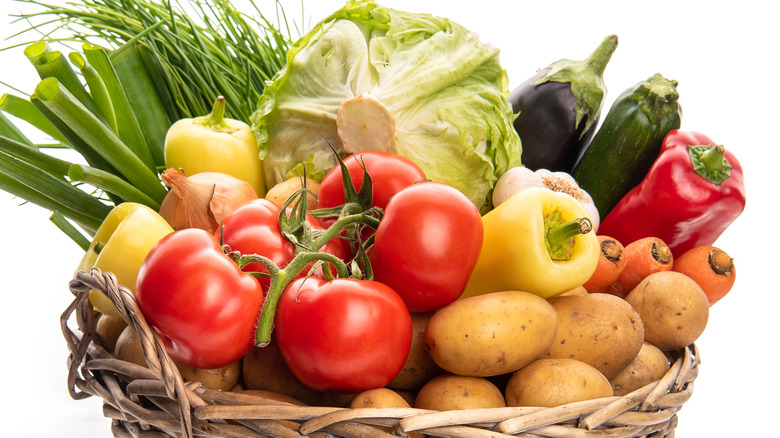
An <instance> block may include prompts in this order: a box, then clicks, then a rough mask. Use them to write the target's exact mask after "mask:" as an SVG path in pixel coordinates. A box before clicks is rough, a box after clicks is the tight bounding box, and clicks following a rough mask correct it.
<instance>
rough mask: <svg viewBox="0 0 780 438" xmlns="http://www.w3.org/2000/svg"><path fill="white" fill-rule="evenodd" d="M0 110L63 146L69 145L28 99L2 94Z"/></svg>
mask: <svg viewBox="0 0 780 438" xmlns="http://www.w3.org/2000/svg"><path fill="white" fill-rule="evenodd" d="M0 110H2V111H5V112H6V113H8V114H10V115H12V116H14V117H17V118H19V119H21V120H24V121H25V122H27V123H29V124H30V125H32V126H33V127H35V128H37V129H39V130H40V131H42V132H43V133H45V134H47V135H48V136H50V137H51V138H53V139H54V140H56V141H58V142H60V143H62V144H63V145H69V142H68V139H66V138H65V136H64V135H62V133H61V132H60V131H59V130H57V128H56V127H55V126H54V124H52V123H51V122H50V121H49V119H47V118H46V116H44V115H43V113H41V112H40V111H39V110H38V108H36V107H35V105H34V104H33V103H32V102H30V100H29V99H23V98H21V97H19V96H15V95H13V94H4V95H2V96H0Z"/></svg>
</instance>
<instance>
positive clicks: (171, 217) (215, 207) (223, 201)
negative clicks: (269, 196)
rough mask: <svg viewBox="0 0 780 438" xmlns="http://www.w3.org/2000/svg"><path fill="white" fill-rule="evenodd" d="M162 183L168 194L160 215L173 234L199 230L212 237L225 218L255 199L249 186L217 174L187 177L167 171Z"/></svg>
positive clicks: (199, 174) (178, 172) (233, 178)
mask: <svg viewBox="0 0 780 438" xmlns="http://www.w3.org/2000/svg"><path fill="white" fill-rule="evenodd" d="M161 179H162V181H163V182H164V183H165V185H166V186H168V187H170V188H171V190H170V191H169V192H168V194H167V195H166V196H165V199H163V202H162V204H160V215H161V216H162V217H163V218H165V220H166V221H168V223H169V224H170V225H171V226H172V227H173V228H174V229H176V230H180V229H184V228H200V229H202V230H206V231H208V232H210V233H214V232H215V231H216V230H217V228H218V227H219V224H221V223H222V219H223V218H224V217H225V216H227V215H228V214H230V213H231V212H232V211H233V210H235V209H236V208H238V207H240V206H241V205H243V204H245V203H247V202H249V201H251V200H253V199H257V198H258V196H257V192H255V189H254V188H253V187H252V185H251V184H249V183H248V182H246V181H243V180H240V179H238V178H236V177H233V176H230V175H228V174H225V173H220V172H201V173H196V174H194V175H191V176H189V177H188V176H186V175H184V171H183V170H181V169H179V170H176V169H174V168H168V169H167V170H165V171H164V172H163V173H162V175H161Z"/></svg>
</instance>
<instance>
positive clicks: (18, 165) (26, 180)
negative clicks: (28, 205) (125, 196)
mask: <svg viewBox="0 0 780 438" xmlns="http://www.w3.org/2000/svg"><path fill="white" fill-rule="evenodd" d="M0 175H2V177H0V188H2V189H3V190H5V191H7V192H9V193H11V194H13V195H16V196H19V197H20V198H23V199H26V200H27V201H30V202H33V203H35V204H38V205H40V206H42V207H44V208H47V209H49V210H51V211H59V212H60V213H62V214H63V215H65V216H66V217H69V218H71V219H73V220H74V221H75V222H76V223H78V224H79V225H81V226H82V227H84V228H85V230H87V231H88V232H92V233H94V232H95V231H96V230H97V228H98V227H99V226H100V224H101V223H102V221H103V219H104V218H105V217H106V215H107V214H108V212H109V211H110V210H111V207H109V206H108V205H106V204H104V203H102V202H101V201H100V200H99V199H97V198H95V197H93V196H91V195H89V194H88V193H86V192H84V191H82V190H80V189H79V188H78V187H75V186H73V185H72V184H70V183H69V182H68V181H66V180H65V179H64V178H58V177H56V176H54V175H52V174H49V173H45V172H41V171H40V169H38V168H37V167H35V166H33V165H31V164H30V163H27V162H25V161H23V160H20V159H18V158H16V157H13V156H11V155H9V154H7V153H5V152H4V151H0Z"/></svg>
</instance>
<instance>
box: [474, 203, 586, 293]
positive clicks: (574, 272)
mask: <svg viewBox="0 0 780 438" xmlns="http://www.w3.org/2000/svg"><path fill="white" fill-rule="evenodd" d="M588 217H589V216H588V213H587V211H586V210H585V208H584V207H583V206H582V204H580V203H579V202H578V201H577V200H576V199H575V198H574V197H572V196H571V195H568V194H566V193H560V192H554V191H552V190H549V189H547V188H529V189H526V190H524V191H522V192H519V193H517V194H515V195H512V196H511V197H510V198H508V199H507V200H506V201H504V202H503V203H502V204H501V205H499V206H498V207H496V208H495V209H493V210H492V211H490V212H488V213H486V214H485V215H484V216H483V217H482V223H483V225H484V229H485V237H484V242H483V245H482V250H481V252H480V255H479V259H478V261H477V264H476V266H475V268H474V271H473V272H472V274H471V277H470V278H469V282H468V284H467V286H466V289H465V291H464V292H463V294H462V295H461V298H464V297H469V296H474V295H481V294H485V293H490V292H499V291H508V290H516V291H525V292H531V293H534V294H537V295H539V296H541V297H543V298H550V297H552V296H555V295H558V294H561V293H563V292H566V291H568V290H571V289H574V288H575V287H577V286H580V285H582V284H583V283H585V282H586V281H587V280H588V279H589V278H590V276H591V275H592V274H593V272H594V271H595V270H596V264H597V263H598V258H599V251H600V250H599V242H598V239H597V238H596V233H595V232H593V230H592V224H591V223H590V220H589V219H588Z"/></svg>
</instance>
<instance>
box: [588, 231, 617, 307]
mask: <svg viewBox="0 0 780 438" xmlns="http://www.w3.org/2000/svg"><path fill="white" fill-rule="evenodd" d="M597 237H598V239H599V244H600V247H601V254H600V255H599V263H598V265H596V270H595V271H594V272H593V275H591V276H590V279H589V280H588V281H586V282H585V284H583V285H582V286H583V287H584V288H585V289H586V290H587V291H588V292H590V293H598V292H606V290H607V287H609V285H611V284H612V283H614V282H616V281H617V279H618V277H619V276H620V272H621V271H623V268H625V266H626V259H625V257H623V244H622V243H620V242H618V241H617V239H614V238H612V237H610V236H597Z"/></svg>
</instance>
